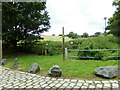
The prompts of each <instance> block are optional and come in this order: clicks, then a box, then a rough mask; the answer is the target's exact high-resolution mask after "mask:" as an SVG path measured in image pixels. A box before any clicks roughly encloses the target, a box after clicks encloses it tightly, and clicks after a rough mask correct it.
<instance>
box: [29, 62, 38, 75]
mask: <svg viewBox="0 0 120 90" xmlns="http://www.w3.org/2000/svg"><path fill="white" fill-rule="evenodd" d="M38 71H40V68H39V66H38V64H37V63H33V64H32V65H31V66H30V68H29V69H28V72H29V73H37V72H38Z"/></svg>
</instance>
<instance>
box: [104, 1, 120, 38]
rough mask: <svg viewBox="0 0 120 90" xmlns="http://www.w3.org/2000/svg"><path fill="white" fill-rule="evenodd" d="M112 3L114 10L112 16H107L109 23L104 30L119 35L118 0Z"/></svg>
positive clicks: (119, 5)
mask: <svg viewBox="0 0 120 90" xmlns="http://www.w3.org/2000/svg"><path fill="white" fill-rule="evenodd" d="M113 5H114V6H115V7H116V11H115V13H114V14H113V17H111V18H109V21H108V24H109V25H108V26H107V27H106V30H110V33H112V34H113V35H115V36H118V37H120V1H119V0H115V1H114V2H113Z"/></svg>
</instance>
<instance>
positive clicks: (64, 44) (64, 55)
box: [62, 27, 65, 60]
mask: <svg viewBox="0 0 120 90" xmlns="http://www.w3.org/2000/svg"><path fill="white" fill-rule="evenodd" d="M62 29H63V35H62V38H63V60H65V36H64V27H63V28H62Z"/></svg>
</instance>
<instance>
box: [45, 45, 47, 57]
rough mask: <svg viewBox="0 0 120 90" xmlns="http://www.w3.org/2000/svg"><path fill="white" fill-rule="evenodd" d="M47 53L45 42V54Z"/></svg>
mask: <svg viewBox="0 0 120 90" xmlns="http://www.w3.org/2000/svg"><path fill="white" fill-rule="evenodd" d="M46 55H47V44H45V56H46Z"/></svg>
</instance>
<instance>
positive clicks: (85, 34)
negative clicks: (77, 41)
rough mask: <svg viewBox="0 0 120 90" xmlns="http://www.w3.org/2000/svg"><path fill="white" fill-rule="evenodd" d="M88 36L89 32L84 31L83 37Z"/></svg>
mask: <svg viewBox="0 0 120 90" xmlns="http://www.w3.org/2000/svg"><path fill="white" fill-rule="evenodd" d="M88 36H89V35H88V33H86V32H84V33H83V35H82V36H81V37H85V38H87V37H88Z"/></svg>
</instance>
